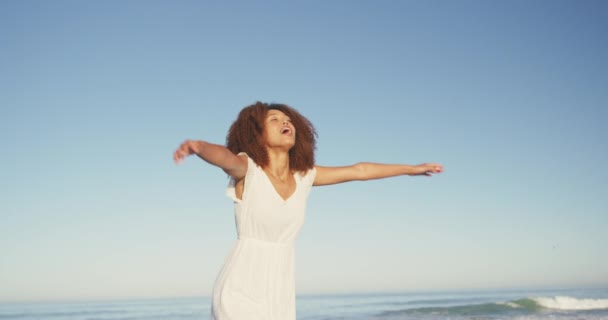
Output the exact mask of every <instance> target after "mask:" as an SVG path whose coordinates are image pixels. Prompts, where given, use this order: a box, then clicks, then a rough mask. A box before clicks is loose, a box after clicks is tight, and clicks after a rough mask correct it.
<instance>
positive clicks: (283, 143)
mask: <svg viewBox="0 0 608 320" xmlns="http://www.w3.org/2000/svg"><path fill="white" fill-rule="evenodd" d="M264 136H265V138H266V145H267V146H268V147H270V148H286V149H287V150H289V149H291V147H293V146H294V145H295V143H296V128H295V127H294V126H293V124H292V123H291V119H290V118H289V117H288V116H287V115H286V114H285V113H283V112H281V111H279V110H273V109H271V110H268V112H267V113H266V119H265V121H264Z"/></svg>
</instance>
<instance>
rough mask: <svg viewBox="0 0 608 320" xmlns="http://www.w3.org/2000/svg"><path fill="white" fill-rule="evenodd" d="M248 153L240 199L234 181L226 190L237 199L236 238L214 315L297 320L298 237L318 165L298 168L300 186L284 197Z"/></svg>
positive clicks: (221, 319) (216, 291)
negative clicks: (296, 258)
mask: <svg viewBox="0 0 608 320" xmlns="http://www.w3.org/2000/svg"><path fill="white" fill-rule="evenodd" d="M240 154H245V153H240ZM245 155H246V154H245ZM247 159H248V165H247V173H246V175H245V184H244V188H243V195H242V199H237V197H236V193H235V188H234V182H232V181H231V183H230V185H229V186H228V189H227V190H226V194H227V195H228V196H229V197H230V198H232V200H233V201H234V208H235V220H236V228H237V234H238V239H237V240H236V242H235V244H234V245H233V247H232V249H231V251H230V254H229V255H228V256H227V257H226V259H225V260H224V265H223V267H222V269H221V271H220V273H219V275H218V276H217V279H216V281H215V285H214V288H213V295H212V297H213V298H212V303H211V319H212V320H294V319H296V306H295V278H294V269H295V266H294V262H295V261H294V260H295V257H294V241H295V239H296V237H297V235H298V232H299V231H300V228H301V227H302V225H303V224H304V216H305V211H306V201H307V199H308V194H309V193H310V189H311V187H312V183H313V181H314V178H315V174H316V170H315V169H314V168H313V169H311V170H308V172H307V173H306V174H305V175H301V174H298V173H296V174H295V175H294V178H295V180H296V190H295V191H294V193H293V194H292V195H291V196H290V197H289V198H288V199H287V200H284V199H283V198H282V197H281V196H280V195H279V194H278V193H277V192H276V190H275V189H274V186H273V185H272V182H271V181H270V179H269V178H268V176H267V175H266V173H265V172H264V171H263V170H262V168H261V167H259V166H258V165H256V164H255V162H254V161H253V160H252V159H251V158H249V157H248V156H247Z"/></svg>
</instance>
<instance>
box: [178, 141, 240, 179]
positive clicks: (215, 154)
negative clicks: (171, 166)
mask: <svg viewBox="0 0 608 320" xmlns="http://www.w3.org/2000/svg"><path fill="white" fill-rule="evenodd" d="M191 154H196V155H197V156H199V157H200V158H201V159H203V160H205V161H206V162H207V163H210V164H212V165H214V166H217V167H220V168H221V169H222V170H224V171H225V172H226V173H227V174H228V175H230V176H231V177H233V178H235V179H237V180H239V179H241V178H243V177H245V173H246V172H247V157H246V156H237V155H235V154H234V153H232V151H230V150H228V148H226V147H224V146H221V145H218V144H213V143H208V142H205V141H200V140H198V141H197V140H186V141H184V142H183V143H182V144H181V145H180V146H179V148H177V150H175V153H174V154H173V161H174V162H175V164H179V163H180V161H184V158H185V157H187V156H189V155H191Z"/></svg>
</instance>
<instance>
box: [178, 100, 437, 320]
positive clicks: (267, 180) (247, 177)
mask: <svg viewBox="0 0 608 320" xmlns="http://www.w3.org/2000/svg"><path fill="white" fill-rule="evenodd" d="M226 142H227V144H226V147H224V146H221V145H216V144H211V143H208V142H204V141H193V140H186V141H185V142H184V143H182V144H181V145H180V147H179V148H178V149H177V150H176V151H175V153H174V155H173V159H174V161H175V162H176V163H179V162H180V161H183V160H184V158H185V157H186V156H189V155H192V154H196V155H197V156H199V157H200V158H201V159H203V160H205V161H206V162H208V163H210V164H212V165H215V166H217V167H219V168H221V169H223V170H224V171H225V172H226V173H227V174H228V175H229V176H230V177H231V180H230V184H229V186H228V189H227V195H228V196H229V197H231V198H232V200H233V201H234V206H235V216H236V226H237V234H238V240H237V241H236V243H235V244H234V246H233V247H232V250H231V252H230V254H229V255H228V256H227V257H226V259H225V261H224V265H223V267H222V269H221V271H220V273H219V275H218V277H217V279H216V281H215V285H214V289H213V302H212V307H211V318H212V319H215V320H248V319H249V320H253V319H256V320H257V319H259V320H275V319H276V320H290V319H295V318H296V311H295V310H296V308H295V281H294V250H293V243H294V240H295V238H296V236H297V233H298V231H299V230H300V228H301V227H302V224H303V223H304V215H305V210H306V200H307V198H308V194H309V191H310V189H311V187H312V186H322V185H330V184H336V183H342V182H347V181H353V180H370V179H380V178H386V177H393V176H398V175H426V176H430V175H431V174H432V173H440V172H442V171H443V167H442V166H441V165H439V164H435V163H424V164H420V165H415V166H411V165H405V164H378V163H368V162H365V163H357V164H354V165H350V166H344V167H322V166H317V165H315V163H314V150H315V143H316V132H315V129H314V126H313V125H312V123H311V122H310V121H308V119H306V118H305V117H303V116H302V115H300V113H298V112H297V111H296V110H295V109H293V108H291V107H289V106H287V105H284V104H266V103H261V102H257V103H255V104H253V105H251V106H248V107H246V108H244V109H243V110H241V112H240V113H239V116H238V118H237V120H236V121H235V122H234V123H233V124H232V126H231V127H230V130H229V131H228V136H227V138H226Z"/></svg>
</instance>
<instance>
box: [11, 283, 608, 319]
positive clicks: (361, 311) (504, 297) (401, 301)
mask: <svg viewBox="0 0 608 320" xmlns="http://www.w3.org/2000/svg"><path fill="white" fill-rule="evenodd" d="M209 312H210V298H209V297H189V298H165V299H131V300H104V301H78V302H77V301H74V302H44V303H43V302H36V303H34V302H17V303H0V319H2V320H12V319H15V320H16V319H19V320H34V319H36V320H38V319H48V320H195V319H196V320H206V319H209V318H210V317H209ZM297 318H298V320H339V319H350V320H363V319H373V320H410V319H420V320H439V319H441V320H444V319H451V320H465V319H466V320H481V319H492V320H494V319H496V320H498V319H501V320H511V319H513V320H515V319H517V320H528V319H538V320H545V319H547V320H548V319H551V320H562V319H563V320H565V319H576V320H579V319H589V320H600V319H605V320H608V289H567V290H509V291H507V290H494V291H461V292H456V291H451V292H403V293H374V294H340V295H337V294H334V295H300V296H299V297H298V299H297Z"/></svg>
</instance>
